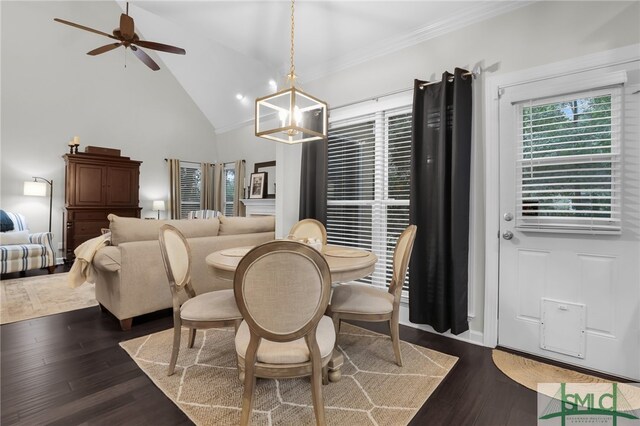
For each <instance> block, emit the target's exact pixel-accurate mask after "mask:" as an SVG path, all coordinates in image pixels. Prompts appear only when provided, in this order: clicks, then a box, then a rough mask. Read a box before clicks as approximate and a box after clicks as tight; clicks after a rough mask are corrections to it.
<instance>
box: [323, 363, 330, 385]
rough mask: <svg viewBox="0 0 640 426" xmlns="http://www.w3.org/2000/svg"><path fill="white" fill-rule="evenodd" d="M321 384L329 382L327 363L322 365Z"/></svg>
mask: <svg viewBox="0 0 640 426" xmlns="http://www.w3.org/2000/svg"><path fill="white" fill-rule="evenodd" d="M322 384H323V385H328V384H329V364H327V365H325V366H324V367H322Z"/></svg>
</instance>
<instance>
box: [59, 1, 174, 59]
mask: <svg viewBox="0 0 640 426" xmlns="http://www.w3.org/2000/svg"><path fill="white" fill-rule="evenodd" d="M53 20H54V21H56V22H60V23H61V24H66V25H70V26H72V27H76V28H80V29H81V30H85V31H89V32H92V33H96V34H100V35H103V36H105V37H109V38H111V39H114V40H118V42H117V43H110V44H107V45H105V46H101V47H98V48H97V49H93V50H92V51H90V52H87V55H91V56H96V55H100V54H102V53H106V52H109V51H110V50H113V49H115V48H117V47H120V46H124V47H125V49H126V48H128V47H129V48H131V51H132V52H133V54H134V55H136V57H137V58H138V59H140V60H141V61H142V62H143V63H144V64H145V65H146V66H148V67H149V68H151V69H152V70H154V71H158V70H159V69H160V67H159V66H158V64H156V62H155V61H154V60H153V59H151V57H150V56H149V55H147V54H146V53H145V52H144V51H143V50H142V49H140V47H146V48H147V49H152V50H159V51H160V52H167V53H175V54H178V55H184V54H185V53H187V52H186V51H185V50H184V49H181V48H179V47H175V46H169V45H168V44H162V43H156V42H153V41H145V40H140V37H138V34H136V33H135V32H134V25H133V18H132V17H131V16H129V2H127V11H126V13H123V14H122V15H120V27H119V28H116V29H115V30H113V35H111V34H107V33H105V32H102V31H98V30H94V29H93V28H89V27H85V26H84V25H80V24H75V23H73V22H69V21H65V20H64V19H59V18H54V19H53ZM138 46H140V47H138Z"/></svg>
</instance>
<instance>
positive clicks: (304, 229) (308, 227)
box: [288, 219, 327, 245]
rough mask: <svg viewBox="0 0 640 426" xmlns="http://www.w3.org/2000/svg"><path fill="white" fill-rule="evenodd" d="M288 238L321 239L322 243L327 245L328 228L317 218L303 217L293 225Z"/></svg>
mask: <svg viewBox="0 0 640 426" xmlns="http://www.w3.org/2000/svg"><path fill="white" fill-rule="evenodd" d="M288 238H290V239H302V238H315V239H317V240H319V241H321V242H322V245H327V230H326V229H325V227H324V225H323V224H322V223H321V222H319V221H317V220H315V219H302V220H301V221H299V222H297V223H296V224H294V225H293V226H292V227H291V231H289V235H288Z"/></svg>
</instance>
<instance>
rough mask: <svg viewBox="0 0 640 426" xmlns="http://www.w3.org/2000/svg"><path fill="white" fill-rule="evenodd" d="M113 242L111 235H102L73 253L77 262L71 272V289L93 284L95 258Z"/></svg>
mask: <svg viewBox="0 0 640 426" xmlns="http://www.w3.org/2000/svg"><path fill="white" fill-rule="evenodd" d="M110 242H111V233H110V232H108V233H106V234H103V235H100V236H99V237H95V238H92V239H90V240H87V241H85V242H84V243H82V244H80V245H79V246H78V247H77V248H76V249H75V250H74V251H73V252H74V253H75V255H76V260H75V262H73V266H72V267H71V270H70V271H69V287H74V288H75V287H78V286H81V285H82V284H84V283H85V282H89V283H93V282H95V280H94V273H95V269H94V268H93V263H92V262H93V256H95V254H96V252H97V251H98V250H100V249H101V248H102V247H104V246H108V245H109V243H110Z"/></svg>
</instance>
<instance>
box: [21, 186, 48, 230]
mask: <svg viewBox="0 0 640 426" xmlns="http://www.w3.org/2000/svg"><path fill="white" fill-rule="evenodd" d="M47 184H48V185H49V232H51V209H52V207H53V179H51V180H49V179H45V178H43V177H39V176H34V177H33V182H31V181H29V182H25V183H24V195H34V196H36V197H45V196H46V195H47Z"/></svg>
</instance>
